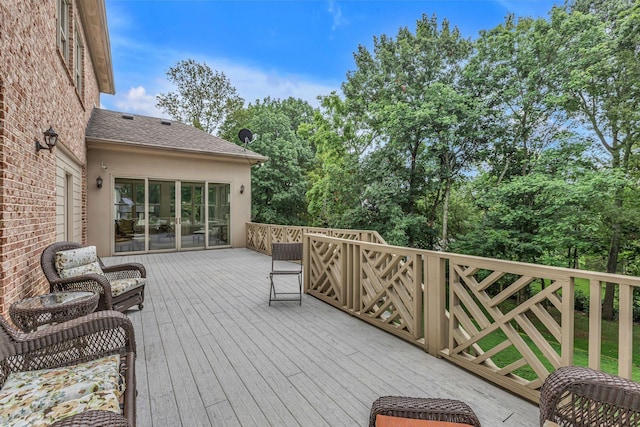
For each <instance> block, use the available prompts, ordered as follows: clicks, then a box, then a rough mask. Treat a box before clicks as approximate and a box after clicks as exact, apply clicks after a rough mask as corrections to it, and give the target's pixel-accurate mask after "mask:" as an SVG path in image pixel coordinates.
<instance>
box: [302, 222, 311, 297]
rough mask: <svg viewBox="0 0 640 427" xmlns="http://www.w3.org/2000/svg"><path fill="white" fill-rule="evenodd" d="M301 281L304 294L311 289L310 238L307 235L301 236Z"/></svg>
mask: <svg viewBox="0 0 640 427" xmlns="http://www.w3.org/2000/svg"><path fill="white" fill-rule="evenodd" d="M302 279H303V282H302V283H303V287H304V293H305V294H306V293H308V292H309V289H310V288H311V237H310V236H309V235H308V234H303V235H302Z"/></svg>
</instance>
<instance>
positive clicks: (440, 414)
mask: <svg viewBox="0 0 640 427" xmlns="http://www.w3.org/2000/svg"><path fill="white" fill-rule="evenodd" d="M378 415H387V416H391V417H399V418H411V419H417V420H432V421H448V422H452V423H460V424H468V425H470V426H474V427H480V421H479V420H478V417H477V416H476V414H475V413H474V412H473V410H472V409H471V408H470V407H469V405H467V404H466V403H464V402H461V401H459V400H451V399H435V398H421V397H400V396H383V397H380V398H378V399H377V400H376V401H375V402H373V405H372V406H371V413H370V415H369V427H375V426H376V417H377V416H378Z"/></svg>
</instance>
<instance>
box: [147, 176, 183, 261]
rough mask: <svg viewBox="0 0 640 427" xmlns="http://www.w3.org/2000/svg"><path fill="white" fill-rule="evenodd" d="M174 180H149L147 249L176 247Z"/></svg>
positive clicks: (175, 184) (175, 183)
mask: <svg viewBox="0 0 640 427" xmlns="http://www.w3.org/2000/svg"><path fill="white" fill-rule="evenodd" d="M176 186H177V182H176V181H158V180H149V230H148V234H149V250H150V251H155V250H168V249H173V250H175V249H177V244H176V243H177V240H176V239H177V238H176V232H177V231H178V232H179V230H176V219H177V218H176V194H177V192H176Z"/></svg>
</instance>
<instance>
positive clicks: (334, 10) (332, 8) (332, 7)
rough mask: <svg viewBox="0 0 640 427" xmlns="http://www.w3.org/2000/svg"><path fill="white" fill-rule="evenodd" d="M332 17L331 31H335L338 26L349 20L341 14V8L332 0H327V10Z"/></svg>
mask: <svg viewBox="0 0 640 427" xmlns="http://www.w3.org/2000/svg"><path fill="white" fill-rule="evenodd" d="M327 11H328V12H329V14H330V15H331V16H332V17H333V25H332V26H331V31H335V30H336V29H337V28H338V27H341V26H343V25H346V24H348V23H349V22H348V21H347V20H346V19H345V18H344V16H343V15H342V9H341V8H340V6H338V5H337V4H336V2H335V1H334V0H329V9H328V10H327Z"/></svg>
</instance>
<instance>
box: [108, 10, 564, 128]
mask: <svg viewBox="0 0 640 427" xmlns="http://www.w3.org/2000/svg"><path fill="white" fill-rule="evenodd" d="M554 4H561V0H558V1H553V0H437V1H433V0H422V1H417V0H395V1H389V0H280V1H272V0H251V1H248V0H199V1H197V0H192V1H190V0H106V6H107V21H108V25H109V33H110V41H111V55H112V60H113V70H114V77H115V84H116V95H115V96H111V95H104V94H103V95H102V96H101V104H102V107H103V108H107V109H110V110H117V111H124V112H129V113H136V114H144V115H151V116H162V117H164V116H165V115H164V114H163V113H162V111H160V110H158V109H156V107H155V96H156V95H157V94H158V93H165V92H168V91H170V90H172V89H173V88H172V86H171V85H170V83H169V82H168V81H167V79H166V71H167V70H168V69H169V67H171V66H173V65H174V64H175V63H176V62H178V61H180V60H183V59H189V58H191V59H195V60H196V61H198V62H205V63H206V64H207V65H209V66H210V67H211V68H212V69H214V70H218V71H221V72H224V73H225V75H226V76H227V77H228V78H229V80H230V81H231V84H232V85H233V86H234V87H236V89H237V90H238V93H239V95H240V96H241V97H242V98H244V99H245V101H246V102H247V103H248V102H253V101H255V100H256V99H263V98H264V97H266V96H271V97H272V98H281V99H282V98H287V97H289V96H293V97H296V98H302V99H304V100H307V101H309V102H310V103H311V104H312V105H314V106H317V105H318V101H317V99H316V98H317V96H318V95H327V94H329V93H330V92H331V91H333V90H335V91H338V92H340V85H341V84H342V82H344V81H345V80H346V74H347V72H348V71H350V70H354V69H355V65H354V61H353V53H354V52H355V51H356V50H357V48H358V46H359V45H364V46H366V47H368V48H371V46H372V45H373V37H374V36H380V35H381V34H386V35H388V36H395V35H396V34H397V33H398V29H399V28H401V27H408V28H409V29H410V30H412V31H414V30H415V24H416V21H417V20H419V19H420V17H421V16H422V15H423V14H427V15H429V16H431V15H433V14H436V16H437V17H438V20H442V19H444V18H446V19H448V20H449V22H450V23H451V24H452V26H457V27H458V28H459V29H460V31H461V32H462V34H463V36H465V37H470V38H476V37H477V36H478V32H479V31H480V30H482V29H491V28H493V27H495V26H496V25H498V24H500V23H501V22H503V21H504V17H505V16H506V15H507V14H509V13H513V14H515V15H516V16H531V17H545V18H546V17H548V12H549V11H550V10H551V8H552V6H553V5H554Z"/></svg>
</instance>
